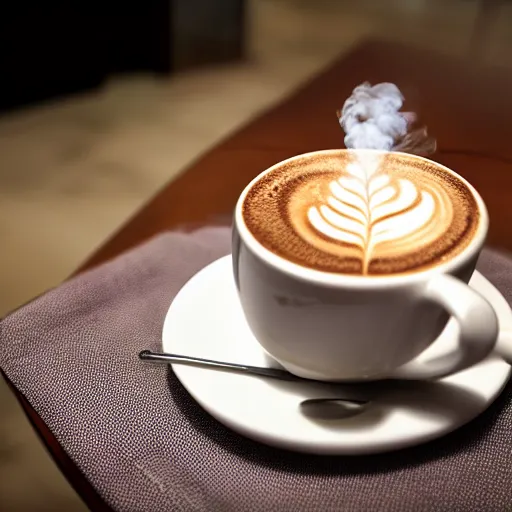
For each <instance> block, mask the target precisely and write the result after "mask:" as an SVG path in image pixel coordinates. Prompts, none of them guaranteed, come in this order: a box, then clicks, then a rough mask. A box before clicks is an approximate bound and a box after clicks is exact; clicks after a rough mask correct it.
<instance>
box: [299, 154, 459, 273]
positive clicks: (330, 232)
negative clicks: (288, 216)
mask: <svg viewBox="0 0 512 512" xmlns="http://www.w3.org/2000/svg"><path fill="white" fill-rule="evenodd" d="M329 190H330V195H329V196H328V197H327V198H326V199H325V203H324V204H321V205H319V206H312V207H311V208H310V209H309V211H308V213H307V216H308V220H309V222H310V223H311V226H312V227H313V228H314V229H316V230H317V231H318V233H319V234H320V235H323V236H324V237H326V238H330V239H333V240H336V241H339V242H343V243H345V244H347V245H349V246H353V247H354V249H355V250H356V251H357V252H358V253H359V257H360V259H361V268H362V273H363V274H367V273H368V266H369V263H370V261H371V260H372V259H373V258H382V257H389V256H390V255H392V254H393V253H395V254H398V253H403V251H404V246H407V245H410V244H412V243H417V241H418V239H419V238H421V241H423V242H425V241H433V240H435V239H436V238H438V237H439V236H440V235H441V234H442V231H443V227H446V226H447V225H449V223H450V221H451V215H452V213H453V212H452V209H451V208H450V202H449V200H448V198H447V197H445V194H444V193H443V190H442V189H439V190H434V189H430V190H419V189H418V187H417V186H416V185H415V184H414V183H412V182H411V181H409V180H407V179H404V178H398V179H392V178H391V177H390V176H389V174H387V173H385V172H383V171H382V170H380V169H379V167H378V166H376V165H374V163H373V162H369V161H368V159H366V161H362V162H354V163H350V164H348V165H347V169H346V173H345V175H344V176H342V177H340V178H338V179H337V180H334V181H332V182H331V183H330V184H329Z"/></svg>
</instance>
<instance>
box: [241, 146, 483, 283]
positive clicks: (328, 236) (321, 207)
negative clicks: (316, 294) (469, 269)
mask: <svg viewBox="0 0 512 512" xmlns="http://www.w3.org/2000/svg"><path fill="white" fill-rule="evenodd" d="M243 217H244V221H245V223H246V225H247V227H248V228H249V231H250V232H251V233H252V234H253V235H254V237H255V238H256V239H257V240H258V242H260V243H261V244H262V245H263V246H264V247H266V248H267V249H269V250H271V251H272V252H274V253H276V254H277V255H279V256H281V257H283V258H285V259H288V260H290V261H292V262H294V263H298V264H300V265H303V266H306V267H310V268H313V269H316V270H321V271H327V272H336V273H348V274H360V275H387V274H390V273H404V272H413V271H418V270H423V269H425V268H428V267H430V266H433V265H436V264H439V263H441V262H442V261H444V260H446V259H448V258H451V257H453V256H455V255H456V254H458V253H459V252H461V251H462V250H463V249H464V248H465V247H467V245H468V244H469V242H470V241H471V240H472V239H473V237H474V235H475V233H476V232H477V229H478V226H479V220H480V219H479V209H478V204H477V202H476V199H475V197H474V195H473V194H472V192H471V190H470V189H469V188H468V187H467V186H466V185H465V184H464V183H463V182H462V181H461V180H460V179H459V178H457V177H456V175H455V174H453V173H451V172H449V171H448V170H446V169H444V168H443V167H441V166H438V165H437V164H435V163H434V162H429V161H427V160H424V159H421V158H417V157H414V156H410V155H409V156H408V155H404V154H398V153H387V154H386V153H384V154H381V153H374V152H356V153H352V152H349V151H343V150H340V151H325V152H320V153H316V154H312V155H304V156H302V157H300V158H297V159H292V160H290V161H288V162H283V163H282V164H280V165H279V166H276V167H274V168H273V169H272V170H271V171H270V172H268V173H266V174H264V175H263V176H262V178H261V179H260V180H258V181H257V182H256V183H255V184H254V185H253V187H252V188H251V190H250V191H249V192H248V194H247V196H246V198H245V200H244V203H243Z"/></svg>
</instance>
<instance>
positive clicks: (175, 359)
mask: <svg viewBox="0 0 512 512" xmlns="http://www.w3.org/2000/svg"><path fill="white" fill-rule="evenodd" d="M139 358H140V359H142V360H143V361H154V362H162V363H178V364H185V365H190V366H204V367H209V368H217V369H221V370H234V371H238V372H241V373H251V374H253V375H261V376H263V377H270V378H273V379H280V380H291V381H296V380H306V379H302V378H300V377H296V376H295V375H292V374H291V373H289V372H287V371H286V370H280V369H279V368H262V367H259V366H249V365H245V364H237V363H226V362H223V361H213V360H212V359H203V358H200V357H189V356H182V355H179V354H165V353H161V352H151V350H143V351H142V352H140V353H139Z"/></svg>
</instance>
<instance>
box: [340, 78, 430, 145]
mask: <svg viewBox="0 0 512 512" xmlns="http://www.w3.org/2000/svg"><path fill="white" fill-rule="evenodd" d="M403 102H404V97H403V95H402V93H401V92H400V90H399V89H398V87H397V86H396V85H395V84H392V83H381V84H376V85H374V86H372V85H371V84H370V83H368V82H365V83H363V84H361V85H359V86H357V87H356V88H355V89H354V90H353V91H352V95H351V96H350V97H349V98H348V99H347V101H345V104H344V105H343V109H342V110H341V112H338V118H339V122H340V125H341V127H342V128H343V130H344V131H345V146H346V147H347V148H349V149H363V148H367V149H384V150H388V151H404V152H409V153H416V154H420V155H429V154H431V153H433V152H434V151H435V149H436V142H435V139H433V138H431V137H429V136H428V134H427V129H426V128H425V127H423V128H413V126H414V124H415V123H416V121H417V116H416V114H415V113H414V112H400V109H401V108H402V105H403Z"/></svg>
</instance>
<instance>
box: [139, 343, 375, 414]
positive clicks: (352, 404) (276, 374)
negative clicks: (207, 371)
mask: <svg viewBox="0 0 512 512" xmlns="http://www.w3.org/2000/svg"><path fill="white" fill-rule="evenodd" d="M139 358H140V359H142V360H143V361H153V362H157V363H167V364H168V363H175V364H185V365H190V366H202V367H206V368H213V369H217V370H231V371H236V372H240V373H248V374H251V375H259V376H261V377H269V378H272V379H278V380H284V381H292V382H293V381H295V382H310V383H317V384H318V383H321V381H315V380H311V379H306V378H303V377H298V376H297V375H293V374H292V373H290V372H288V371H286V370H281V369H279V368H263V367H260V366H250V365H245V364H237V363H227V362H224V361H214V360H212V359H203V358H200V357H190V356H183V355H180V354H166V353H162V352H151V350H143V351H142V352H140V353H139ZM322 383H323V384H325V385H337V383H332V382H322ZM340 385H342V384H340ZM327 402H336V403H345V404H346V405H347V407H348V408H349V409H350V412H351V415H353V413H354V412H355V409H357V408H360V409H363V408H364V407H366V406H367V405H368V404H369V403H370V400H366V399H360V398H353V397H352V398H351V397H340V396H336V397H333V398H327V397H326V398H311V399H307V400H304V401H303V402H302V403H301V405H303V406H304V405H306V406H309V405H315V406H317V405H321V404H322V403H327Z"/></svg>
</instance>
